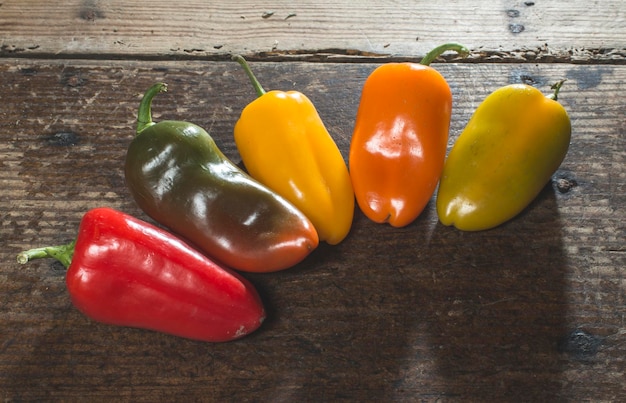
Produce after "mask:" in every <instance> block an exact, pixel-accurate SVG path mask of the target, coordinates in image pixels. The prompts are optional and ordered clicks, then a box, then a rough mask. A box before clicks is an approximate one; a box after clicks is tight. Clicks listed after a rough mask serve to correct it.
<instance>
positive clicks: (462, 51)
mask: <svg viewBox="0 0 626 403" xmlns="http://www.w3.org/2000/svg"><path fill="white" fill-rule="evenodd" d="M448 50H453V51H455V52H457V53H458V54H459V56H461V57H466V56H468V55H469V54H470V51H469V49H468V48H466V47H465V46H463V45H461V44H460V43H454V42H451V43H444V44H443V45H440V46H437V47H436V48H434V49H433V50H431V51H430V52H428V53H427V54H426V56H424V58H423V59H422V61H421V62H420V64H423V65H424V66H428V65H430V63H432V62H433V60H435V59H436V58H438V57H439V56H441V55H442V54H443V53H444V52H447V51H448Z"/></svg>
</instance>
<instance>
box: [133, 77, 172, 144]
mask: <svg viewBox="0 0 626 403" xmlns="http://www.w3.org/2000/svg"><path fill="white" fill-rule="evenodd" d="M165 91H167V84H165V83H156V84H153V85H152V87H150V88H148V91H146V93H145V94H144V96H143V98H142V99H141V103H140V104H139V112H137V134H139V133H141V132H142V131H144V130H145V129H146V128H147V127H150V126H152V125H153V124H155V123H154V122H153V121H152V98H154V96H155V95H156V94H158V93H160V92H165Z"/></svg>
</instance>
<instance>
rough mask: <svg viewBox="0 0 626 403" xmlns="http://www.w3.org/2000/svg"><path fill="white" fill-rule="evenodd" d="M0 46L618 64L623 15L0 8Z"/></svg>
mask: <svg viewBox="0 0 626 403" xmlns="http://www.w3.org/2000/svg"><path fill="white" fill-rule="evenodd" d="M596 3H597V2H596ZM0 38H1V39H0V41H1V46H0V49H1V54H4V55H14V56H20V57H51V56H63V57H66V58H69V57H72V58H85V57H87V58H94V57H95V58H124V57H136V58H154V57H159V58H160V57H168V58H176V59H213V60H215V59H224V58H226V57H227V56H228V55H229V54H232V53H242V54H246V55H248V56H249V57H251V58H255V57H263V58H265V59H267V58H273V59H275V60H278V59H284V58H286V57H288V58H290V59H307V60H331V61H333V60H334V61H337V60H352V59H355V58H356V59H376V58H382V57H385V58H398V59H416V58H421V57H422V56H423V55H424V54H425V53H427V52H428V51H429V50H431V49H432V48H433V47H435V46H437V45H439V44H441V43H445V42H451V41H454V42H461V43H463V44H465V45H466V46H468V47H469V48H470V49H472V51H473V53H472V56H471V57H470V60H489V61H515V62H520V61H531V62H532V61H540V62H553V61H560V62H580V63H589V62H604V63H624V62H625V61H626V42H625V39H624V38H626V9H625V8H624V7H623V2H622V1H621V0H606V1H602V2H601V3H597V4H595V5H592V4H590V3H589V2H584V1H575V2H572V1H566V0H558V1H550V2H547V1H532V2H531V1H527V2H521V1H512V0H506V1H500V2H498V3H494V2H493V1H488V0H482V1H447V2H423V1H420V2H416V1H411V0H396V1H391V0H387V1H378V0H368V1H359V2H355V1H351V0H344V1H319V0H318V1H300V2H297V3H294V2H292V1H284V0H283V1H273V2H258V1H236V2H233V1H201V0H193V1H186V2H183V3H180V2H171V1H165V0H152V1H128V0H113V1H106V2H105V1H98V0H83V1H73V2H50V1H44V0H4V1H3V2H2V5H1V6H0Z"/></svg>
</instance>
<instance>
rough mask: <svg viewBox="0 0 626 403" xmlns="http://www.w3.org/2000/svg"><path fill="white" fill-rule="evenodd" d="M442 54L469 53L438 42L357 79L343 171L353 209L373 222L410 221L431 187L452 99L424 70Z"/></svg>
mask: <svg viewBox="0 0 626 403" xmlns="http://www.w3.org/2000/svg"><path fill="white" fill-rule="evenodd" d="M447 50H454V51H456V52H458V53H460V54H461V55H467V54H468V53H469V51H468V50H467V49H466V48H465V47H464V46H462V45H459V44H454V43H451V44H445V45H441V46H439V47H437V48H435V49H433V51H431V52H430V53H429V54H427V55H426V56H425V57H424V58H423V59H422V61H421V62H420V64H417V63H387V64H384V65H382V66H380V67H378V68H376V70H374V71H373V72H372V74H371V75H370V76H369V77H368V78H367V80H366V81H365V84H364V86H363V90H362V93H361V100H360V104H359V108H358V112H357V116H356V122H355V126H354V131H353V134H352V140H351V144H350V155H349V167H350V176H351V179H352V186H353V188H354V193H355V196H356V200H357V202H358V205H359V207H360V209H361V210H362V211H363V213H364V214H365V215H366V216H367V217H368V218H369V219H371V220H372V221H374V222H377V223H384V222H387V223H389V224H391V225H392V226H394V227H403V226H406V225H408V224H410V223H411V222H412V221H414V220H415V219H416V218H417V217H418V216H419V214H420V213H421V212H422V210H423V209H424V207H425V206H426V204H427V203H428V201H429V200H430V198H431V196H432V195H433V193H434V191H435V187H436V186H437V183H438V182H439V178H440V176H441V172H442V170H443V164H444V160H445V155H446V148H447V143H448V130H449V126H450V114H451V110H452V94H451V91H450V87H449V86H448V83H447V82H446V80H445V79H444V78H443V76H442V75H441V74H440V73H439V72H437V71H436V70H435V69H433V68H431V67H429V66H428V65H429V64H430V62H431V61H432V60H434V59H435V58H437V57H438V56H439V55H441V54H442V53H443V52H445V51H447Z"/></svg>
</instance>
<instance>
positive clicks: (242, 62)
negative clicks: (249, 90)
mask: <svg viewBox="0 0 626 403" xmlns="http://www.w3.org/2000/svg"><path fill="white" fill-rule="evenodd" d="M231 59H233V60H234V61H236V62H237V63H239V64H240V65H241V67H243V69H244V71H245V72H246V74H247V75H248V78H250V82H251V83H252V86H253V87H254V89H255V90H256V93H257V95H258V96H263V95H264V94H265V90H264V89H263V87H262V86H261V83H260V82H259V80H257V78H256V77H255V76H254V73H252V69H251V68H250V65H249V64H248V62H247V61H246V59H244V58H243V56H241V55H233V56H232V57H231Z"/></svg>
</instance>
